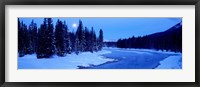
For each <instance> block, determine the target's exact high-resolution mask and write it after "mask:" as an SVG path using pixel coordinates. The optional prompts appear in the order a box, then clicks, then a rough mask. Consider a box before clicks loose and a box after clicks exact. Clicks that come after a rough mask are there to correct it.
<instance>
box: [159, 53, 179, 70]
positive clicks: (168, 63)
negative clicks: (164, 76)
mask: <svg viewBox="0 0 200 87" xmlns="http://www.w3.org/2000/svg"><path fill="white" fill-rule="evenodd" d="M156 69H182V57H181V55H177V56H169V57H167V58H166V59H164V60H163V61H160V65H159V66H158V67H157V68H156Z"/></svg>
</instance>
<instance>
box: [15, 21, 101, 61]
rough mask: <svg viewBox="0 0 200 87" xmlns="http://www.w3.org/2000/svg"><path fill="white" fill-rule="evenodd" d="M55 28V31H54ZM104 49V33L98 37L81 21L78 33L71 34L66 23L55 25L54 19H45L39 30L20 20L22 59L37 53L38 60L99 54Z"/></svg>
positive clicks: (19, 49)
mask: <svg viewBox="0 0 200 87" xmlns="http://www.w3.org/2000/svg"><path fill="white" fill-rule="evenodd" d="M54 28H55V29H54ZM102 47H103V31H102V29H100V31H99V36H98V37H97V36H96V33H95V30H94V28H93V27H92V28H91V29H88V28H87V27H84V26H83V23H82V21H81V20H79V25H78V27H77V30H76V31H73V32H70V31H69V29H68V26H67V24H66V22H65V21H61V20H59V19H58V20H57V22H56V25H55V26H54V25H53V20H52V18H44V20H43V23H42V24H41V25H40V27H39V28H37V24H36V23H34V21H33V20H32V22H31V23H30V25H29V26H27V25H26V24H24V23H23V21H22V22H20V20H19V19H18V53H19V56H20V57H23V56H24V55H26V54H33V53H36V55H37V58H50V57H51V56H53V55H58V56H66V55H67V54H71V53H72V52H74V53H76V54H77V55H78V54H79V53H80V52H86V51H89V52H92V53H93V52H97V51H99V50H102Z"/></svg>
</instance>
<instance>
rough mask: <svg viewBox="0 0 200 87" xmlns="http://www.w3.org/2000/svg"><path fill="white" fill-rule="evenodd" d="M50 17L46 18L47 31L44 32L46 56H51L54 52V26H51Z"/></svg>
mask: <svg viewBox="0 0 200 87" xmlns="http://www.w3.org/2000/svg"><path fill="white" fill-rule="evenodd" d="M52 22H53V21H52V19H51V18H47V32H46V35H47V36H46V41H47V42H46V46H47V48H46V52H47V56H48V57H51V56H52V55H53V54H54V52H55V48H54V40H53V39H54V32H53V30H54V27H53V23H52Z"/></svg>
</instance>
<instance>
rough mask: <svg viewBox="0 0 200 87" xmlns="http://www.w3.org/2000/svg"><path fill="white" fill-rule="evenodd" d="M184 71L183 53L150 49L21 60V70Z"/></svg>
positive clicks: (104, 49) (107, 51) (29, 56)
mask: <svg viewBox="0 0 200 87" xmlns="http://www.w3.org/2000/svg"><path fill="white" fill-rule="evenodd" d="M80 67H81V68H86V69H182V54H181V53H174V52H165V51H155V50H149V49H121V48H103V50H102V51H99V52H94V53H90V52H83V53H80V54H79V55H76V54H70V55H67V56H65V57H58V56H53V57H52V58H49V59H47V58H44V59H37V58H36V54H33V55H26V56H24V57H19V58H18V69H77V68H80Z"/></svg>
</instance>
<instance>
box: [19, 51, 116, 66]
mask: <svg viewBox="0 0 200 87" xmlns="http://www.w3.org/2000/svg"><path fill="white" fill-rule="evenodd" d="M107 53H111V52H110V51H106V50H102V51H99V52H94V53H90V52H83V53H80V54H79V55H76V54H70V55H67V56H65V57H58V56H53V57H52V58H49V59H47V58H43V59H37V58H36V54H33V55H25V56H24V57H19V58H18V69H75V68H78V66H85V67H88V66H90V65H99V64H102V63H106V62H108V61H114V59H108V58H105V57H103V56H101V55H103V54H107Z"/></svg>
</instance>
